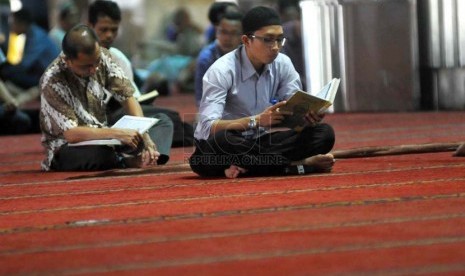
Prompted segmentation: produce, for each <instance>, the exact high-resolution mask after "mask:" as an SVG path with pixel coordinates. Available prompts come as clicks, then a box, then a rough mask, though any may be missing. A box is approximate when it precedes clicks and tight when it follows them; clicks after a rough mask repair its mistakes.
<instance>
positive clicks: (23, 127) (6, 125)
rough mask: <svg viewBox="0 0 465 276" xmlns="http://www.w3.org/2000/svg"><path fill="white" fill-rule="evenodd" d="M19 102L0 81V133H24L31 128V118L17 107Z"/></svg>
mask: <svg viewBox="0 0 465 276" xmlns="http://www.w3.org/2000/svg"><path fill="white" fill-rule="evenodd" d="M20 104H22V103H21V102H18V100H17V99H16V98H15V97H14V96H13V95H11V93H10V92H9V91H8V89H7V88H6V87H5V84H4V83H3V82H2V81H0V134H24V133H28V132H29V131H30V130H31V128H32V121H31V118H30V117H29V115H28V114H26V113H25V112H23V111H22V110H20V109H19V106H20Z"/></svg>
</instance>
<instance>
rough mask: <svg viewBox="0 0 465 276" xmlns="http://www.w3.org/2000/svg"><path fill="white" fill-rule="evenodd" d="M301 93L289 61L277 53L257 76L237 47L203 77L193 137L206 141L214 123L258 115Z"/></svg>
mask: <svg viewBox="0 0 465 276" xmlns="http://www.w3.org/2000/svg"><path fill="white" fill-rule="evenodd" d="M301 89H302V84H301V81H300V77H299V74H298V73H297V71H296V70H295V69H294V66H293V65H292V62H291V60H290V59H289V57H287V56H286V55H284V54H281V53H279V54H278V56H277V57H276V59H275V60H274V61H273V62H272V63H270V64H267V65H266V66H265V68H264V70H263V72H262V74H261V75H259V74H258V73H257V71H256V70H255V68H254V67H253V65H252V63H251V62H250V60H249V58H248V57H247V54H246V50H245V47H244V46H240V47H239V48H237V49H236V50H234V51H232V52H229V53H227V54H225V55H224V56H222V57H221V58H219V59H218V60H217V61H216V62H215V63H214V64H213V65H212V66H210V68H209V69H208V70H207V72H206V73H205V75H204V77H203V95H202V100H201V102H200V107H199V122H198V124H197V128H196V129H195V133H194V137H195V138H196V139H199V140H201V139H203V140H206V139H208V137H209V136H210V130H211V126H212V124H213V122H214V121H216V120H219V119H222V120H233V119H238V118H243V117H248V116H253V115H257V114H260V113H261V112H263V110H265V109H266V108H268V107H269V106H271V105H272V102H273V100H277V101H283V100H287V99H288V98H289V97H290V96H292V94H294V93H295V92H296V91H297V90H301Z"/></svg>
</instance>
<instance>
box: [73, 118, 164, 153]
mask: <svg viewBox="0 0 465 276" xmlns="http://www.w3.org/2000/svg"><path fill="white" fill-rule="evenodd" d="M158 121H159V120H158V119H157V118H146V117H137V116H130V115H124V116H123V117H122V118H121V119H119V120H118V121H117V122H116V123H115V124H114V125H113V126H112V127H111V128H126V129H134V130H137V131H138V132H139V133H140V134H143V133H145V132H147V131H148V130H149V129H150V128H151V127H152V126H154V125H155V124H156V123H157V122H158ZM88 145H122V143H121V141H120V140H118V139H100V140H88V141H82V142H78V143H70V144H68V146H72V147H74V146H88Z"/></svg>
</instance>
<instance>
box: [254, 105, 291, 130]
mask: <svg viewBox="0 0 465 276" xmlns="http://www.w3.org/2000/svg"><path fill="white" fill-rule="evenodd" d="M285 104H286V101H281V102H278V103H276V104H275V105H272V106H270V107H268V108H267V109H265V110H264V111H263V112H262V113H260V114H259V115H258V116H257V121H258V125H259V126H263V127H269V126H272V125H275V124H278V123H280V122H281V121H282V120H283V119H284V115H283V114H282V113H280V112H279V108H280V107H282V106H284V105H285Z"/></svg>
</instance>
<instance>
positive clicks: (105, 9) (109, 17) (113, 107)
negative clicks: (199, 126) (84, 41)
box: [88, 0, 194, 147]
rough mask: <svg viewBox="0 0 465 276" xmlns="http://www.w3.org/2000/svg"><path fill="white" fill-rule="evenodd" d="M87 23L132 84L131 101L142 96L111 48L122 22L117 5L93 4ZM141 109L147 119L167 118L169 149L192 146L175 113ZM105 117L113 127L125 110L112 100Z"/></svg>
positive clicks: (100, 0) (105, 0) (103, 0)
mask: <svg viewBox="0 0 465 276" xmlns="http://www.w3.org/2000/svg"><path fill="white" fill-rule="evenodd" d="M88 20H89V26H90V27H91V28H92V29H93V30H94V31H95V33H96V34H97V36H98V38H99V41H100V45H101V46H103V47H104V48H106V49H108V50H109V51H110V53H111V55H112V58H113V60H114V61H115V62H116V63H117V64H118V65H119V66H120V67H121V68H122V69H123V71H124V72H125V74H126V76H127V77H128V79H129V80H130V81H131V84H132V85H133V87H134V91H135V92H134V97H136V98H138V97H139V96H141V92H140V91H139V88H138V87H137V85H136V84H135V82H134V78H133V76H134V71H133V69H132V64H131V62H130V61H129V59H128V58H127V57H126V55H125V54H124V53H123V52H122V51H120V50H119V49H118V48H115V47H112V45H113V43H114V41H115V39H116V36H117V35H118V29H119V26H120V24H121V20H122V18H121V10H120V8H119V6H118V4H117V3H116V2H113V1H109V0H97V1H94V2H93V3H92V4H91V5H90V6H89V10H88ZM141 108H142V110H143V112H144V115H145V116H147V117H154V116H158V115H157V114H160V113H162V114H164V115H167V116H168V117H169V119H170V120H171V121H172V123H173V128H174V132H173V135H172V146H176V147H177V146H190V145H192V144H193V132H194V130H193V127H192V126H191V125H189V124H187V123H185V122H183V121H182V120H181V117H180V116H179V113H178V112H177V111H174V110H170V109H167V108H161V107H158V106H154V105H153V100H151V101H148V102H144V103H141ZM107 115H108V121H109V123H110V124H114V123H115V122H116V121H118V120H119V119H120V118H121V117H122V116H123V115H125V110H124V108H123V107H122V106H121V104H120V103H119V102H118V101H116V100H115V99H113V98H112V99H110V101H109V103H108V107H107Z"/></svg>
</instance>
